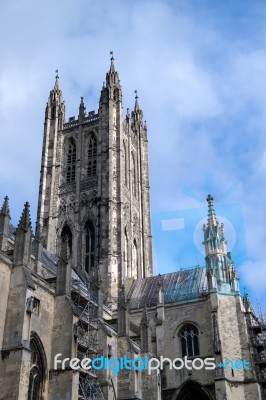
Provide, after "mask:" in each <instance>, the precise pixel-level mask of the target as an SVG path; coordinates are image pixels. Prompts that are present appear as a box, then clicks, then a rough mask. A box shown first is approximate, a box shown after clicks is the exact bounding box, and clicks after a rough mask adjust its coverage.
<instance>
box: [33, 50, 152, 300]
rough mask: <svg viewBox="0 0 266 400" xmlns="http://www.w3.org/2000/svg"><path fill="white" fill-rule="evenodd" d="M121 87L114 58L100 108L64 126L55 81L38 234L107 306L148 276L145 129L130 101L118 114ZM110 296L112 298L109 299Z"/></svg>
mask: <svg viewBox="0 0 266 400" xmlns="http://www.w3.org/2000/svg"><path fill="white" fill-rule="evenodd" d="M122 111H123V108H122V88H121V84H120V80H119V75H118V73H117V71H116V70H115V66H114V59H113V57H112V58H111V65H110V69H109V72H108V73H107V74H106V84H104V85H103V87H102V90H101V95H100V102H99V111H98V113H95V112H94V111H92V112H88V113H86V108H85V106H84V102H83V98H81V102H80V106H79V115H78V118H77V119H75V117H72V118H69V121H68V122H66V123H65V106H64V102H63V97H62V91H61V90H60V88H59V83H58V76H56V81H55V85H54V88H53V90H52V91H51V92H50V96H49V100H48V103H47V106H46V112H45V122H44V139H43V152H42V165H41V178H40V189H39V202H38V216H37V228H36V229H37V231H38V234H39V235H40V236H41V240H42V243H43V245H44V247H46V248H47V250H49V251H50V252H52V253H54V254H59V253H60V247H61V244H62V241H65V242H67V244H68V249H69V250H68V251H69V255H70V256H71V263H72V266H73V267H74V268H76V269H78V270H79V271H80V273H82V274H85V275H84V276H86V279H87V280H88V282H89V283H90V285H91V287H92V286H95V287H96V288H97V287H98V288H101V289H102V290H103V291H104V293H105V294H106V295H107V297H108V299H109V302H111V301H113V300H114V299H116V298H117V293H118V288H119V287H121V285H122V284H126V283H127V280H133V279H136V278H143V277H148V276H150V275H152V259H151V254H152V252H151V228H150V204H149V176H148V151H147V143H148V142H147V127H146V124H145V122H144V121H143V112H142V111H141V109H140V108H139V105H138V98H137V96H136V99H135V107H134V111H133V112H132V113H131V114H130V113H129V110H127V114H126V117H125V119H123V114H122ZM111 299H112V300H111Z"/></svg>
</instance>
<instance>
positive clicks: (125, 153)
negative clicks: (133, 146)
mask: <svg viewBox="0 0 266 400" xmlns="http://www.w3.org/2000/svg"><path fill="white" fill-rule="evenodd" d="M123 153H124V154H123V155H124V160H123V161H124V163H123V164H124V165H123V167H124V184H125V186H127V147H126V143H125V142H123Z"/></svg>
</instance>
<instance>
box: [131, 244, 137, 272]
mask: <svg viewBox="0 0 266 400" xmlns="http://www.w3.org/2000/svg"><path fill="white" fill-rule="evenodd" d="M137 276H138V249H137V242H136V239H134V242H133V249H132V268H131V277H132V278H137Z"/></svg>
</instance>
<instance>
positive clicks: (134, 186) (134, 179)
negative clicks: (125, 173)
mask: <svg viewBox="0 0 266 400" xmlns="http://www.w3.org/2000/svg"><path fill="white" fill-rule="evenodd" d="M132 193H133V195H134V196H135V197H137V169H136V161H135V157H134V154H133V153H132Z"/></svg>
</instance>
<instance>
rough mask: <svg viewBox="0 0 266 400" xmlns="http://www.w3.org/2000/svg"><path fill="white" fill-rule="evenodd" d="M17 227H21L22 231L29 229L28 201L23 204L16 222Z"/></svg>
mask: <svg viewBox="0 0 266 400" xmlns="http://www.w3.org/2000/svg"><path fill="white" fill-rule="evenodd" d="M18 229H23V230H24V231H28V230H29V229H30V230H31V219H30V205H29V203H28V202H26V203H25V204H24V209H23V211H22V214H21V217H20V220H19V223H18Z"/></svg>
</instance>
